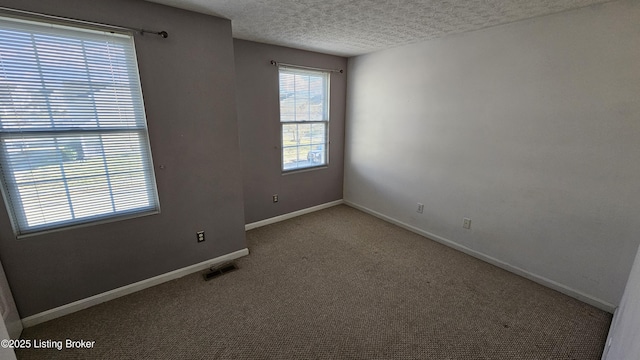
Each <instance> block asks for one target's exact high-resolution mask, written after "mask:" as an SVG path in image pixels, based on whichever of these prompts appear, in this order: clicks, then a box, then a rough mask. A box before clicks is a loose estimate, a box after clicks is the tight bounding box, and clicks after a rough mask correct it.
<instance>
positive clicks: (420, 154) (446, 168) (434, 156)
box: [344, 1, 640, 307]
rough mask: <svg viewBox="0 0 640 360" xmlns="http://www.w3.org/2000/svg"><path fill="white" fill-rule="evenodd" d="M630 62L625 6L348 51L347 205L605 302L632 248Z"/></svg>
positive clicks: (635, 9)
mask: <svg viewBox="0 0 640 360" xmlns="http://www.w3.org/2000/svg"><path fill="white" fill-rule="evenodd" d="M639 59H640V2H638V1H621V2H613V3H607V4H604V5H601V6H592V7H588V8H583V9H580V10H576V11H572V12H566V13H561V14H556V15H552V16H546V17H540V18H535V19H531V20H528V21H522V22H517V23H512V24H508V25H504V26H500V27H494V28H489V29H485V30H482V31H477V32H473V33H466V34H460V35H456V36H450V37H447V38H445V39H441V40H436V41H429V42H424V43H419V44H414V45H409V46H404V47H399V48H395V49H391V50H387V51H382V52H377V53H373V54H369V55H365V56H360V57H356V58H352V59H350V60H349V72H348V82H349V92H348V94H347V102H348V104H349V107H348V110H347V130H346V144H347V147H346V159H345V169H346V172H345V196H344V197H345V200H347V201H351V202H353V203H355V204H358V205H361V206H363V207H366V208H368V209H371V210H374V211H377V212H379V213H381V214H383V215H385V216H388V217H391V218H393V219H396V220H398V221H401V222H404V223H406V224H408V225H411V226H414V227H416V228H418V229H420V230H422V231H426V232H430V233H432V234H435V235H438V236H440V237H442V238H444V239H447V240H450V241H452V242H454V243H456V244H459V245H462V246H465V247H468V248H470V249H472V250H473V251H476V252H479V253H481V254H484V255H486V256H490V257H493V258H495V259H498V260H499V261H502V262H505V263H507V264H509V265H510V266H513V267H517V268H520V269H522V270H524V271H526V272H529V273H531V274H534V275H535V276H539V277H544V278H546V279H549V280H551V281H554V282H556V283H558V284H559V286H561V287H566V288H568V289H570V290H571V291H573V292H576V294H580V293H581V294H582V295H585V296H586V297H590V298H591V299H592V300H595V302H600V303H604V304H605V305H617V304H618V303H619V301H620V298H621V296H622V292H623V289H624V286H625V283H626V280H627V276H628V274H629V270H630V268H631V264H632V262H633V258H634V255H635V253H636V248H637V247H638V239H640V230H639V228H638V213H639V210H640V205H639V204H640V187H639V186H638V184H640V156H638V154H640V141H639V140H638V139H640V122H639V119H640V62H639ZM418 202H421V203H424V205H425V209H424V214H418V213H416V203H418ZM463 217H470V218H471V219H472V228H471V230H465V229H463V228H462V219H463ZM605 307H607V306H605Z"/></svg>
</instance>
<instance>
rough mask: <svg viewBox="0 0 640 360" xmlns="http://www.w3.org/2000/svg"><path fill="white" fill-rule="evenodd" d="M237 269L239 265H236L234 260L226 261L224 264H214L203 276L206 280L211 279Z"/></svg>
mask: <svg viewBox="0 0 640 360" xmlns="http://www.w3.org/2000/svg"><path fill="white" fill-rule="evenodd" d="M235 270H238V267H237V266H236V264H234V263H232V262H231V263H224V264H220V265H216V266H212V267H211V269H209V272H207V273H205V274H204V275H203V276H204V279H205V280H211V279H213V278H215V277H218V276H220V275H224V274H226V273H229V272H232V271H235Z"/></svg>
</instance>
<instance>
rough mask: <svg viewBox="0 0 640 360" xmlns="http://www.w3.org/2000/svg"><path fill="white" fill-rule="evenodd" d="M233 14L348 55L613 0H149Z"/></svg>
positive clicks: (264, 34) (271, 38) (239, 31)
mask: <svg viewBox="0 0 640 360" xmlns="http://www.w3.org/2000/svg"><path fill="white" fill-rule="evenodd" d="M148 1H152V2H156V3H160V4H165V5H169V6H174V7H178V8H183V9H187V10H192V11H197V12H201V13H205V14H211V15H216V16H220V17H224V18H227V19H231V26H232V28H233V36H234V37H235V38H239V39H245V40H252V41H257V42H262V43H268V44H275V45H282V46H289V47H293V48H298V49H305V50H312V51H318V52H323V53H328V54H335V55H341V56H353V55H360V54H365V53H369V52H372V51H376V50H381V49H386V48H390V47H394V46H399V45H405V44H410V43H415V42H419V41H424V40H431V39H435V38H440V37H443V36H446V35H449V34H456V33H462V32H467V31H473V30H478V29H482V28H486V27H490V26H495V25H500V24H506V23H510V22H514V21H518V20H523V19H528V18H532V17H536V16H541V15H547V14H552V13H557V12H561V11H566V10H570V9H576V8H580V7H584V6H588V5H592V4H598V3H604V2H608V1H610V0H148Z"/></svg>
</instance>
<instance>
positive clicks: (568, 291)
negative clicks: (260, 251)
mask: <svg viewBox="0 0 640 360" xmlns="http://www.w3.org/2000/svg"><path fill="white" fill-rule="evenodd" d="M344 203H345V204H347V205H349V206H351V207H354V208H356V209H358V210H362V211H364V212H366V213H368V214H371V215H373V216H375V217H377V218H380V219H382V220H385V221H388V222H390V223H392V224H395V225H398V226H400V227H401V228H404V229H407V230H409V231H411V232H414V233H416V234H418V235H422V236H424V237H426V238H429V239H431V240H434V241H437V242H439V243H441V244H443V245H446V246H449V247H451V248H454V249H456V250H458V251H461V252H463V253H465V254H467V255H471V256H473V257H475V258H478V259H480V260H482V261H485V262H488V263H489V264H492V265H495V266H497V267H499V268H502V269H504V270H507V271H509V272H512V273H514V274H517V275H520V276H522V277H524V278H527V279H529V280H531V281H534V282H536V283H538V284H540V285H544V286H546V287H548V288H551V289H553V290H556V291H559V292H561V293H563V294H565V295H568V296H571V297H572V298H575V299H578V300H580V301H582V302H584V303H587V304H589V305H592V306H595V307H597V308H598V309H601V310H604V311H606V312H608V313H613V312H614V311H615V309H616V306H615V305H613V304H610V303H608V302H606V301H603V300H600V299H597V298H595V297H593V296H590V295H587V294H585V293H583V292H581V291H578V290H575V289H572V288H570V287H568V286H565V285H563V284H560V283H558V282H556V281H553V280H551V279H547V278H545V277H543V276H540V275H536V274H534V273H531V272H529V271H527V270H524V269H521V268H519V267H517V266H513V265H511V264H509V263H506V262H504V261H502V260H498V259H496V258H494V257H491V256H489V255H485V254H483V253H481V252H479V251H476V250H473V249H471V248H468V247H466V246H464V245H460V244H458V243H455V242H453V241H451V240H449V239H445V238H443V237H441V236H438V235H436V234H432V233H430V232H428V231H424V230H422V229H419V228H417V227H415V226H412V225H409V224H406V223H404V222H402V221H400V220H396V219H394V218H392V217H389V216H387V215H384V214H381V213H379V212H377V211H374V210H371V209H369V208H367V207H364V206H362V205H358V204H356V203H353V202H351V201H348V200H344Z"/></svg>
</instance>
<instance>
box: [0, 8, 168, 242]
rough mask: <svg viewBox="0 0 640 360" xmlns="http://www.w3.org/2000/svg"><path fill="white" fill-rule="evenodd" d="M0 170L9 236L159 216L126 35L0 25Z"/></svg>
mask: <svg viewBox="0 0 640 360" xmlns="http://www.w3.org/2000/svg"><path fill="white" fill-rule="evenodd" d="M0 167H1V172H2V185H3V186H2V187H3V189H2V190H3V195H4V198H5V202H6V205H7V208H8V209H9V212H10V214H11V217H12V221H13V226H14V230H15V232H16V234H17V235H24V234H28V233H34V232H38V231H43V230H49V229H56V228H61V227H66V226H70V225H76V224H83V223H88V222H94V221H101V220H106V219H113V218H122V217H131V216H137V215H140V214H147V213H154V212H157V211H159V203H158V196H157V191H156V184H155V178H154V173H153V165H152V161H151V152H150V148H149V140H148V134H147V125H146V119H145V114H144V105H143V101H142V91H141V88H140V80H139V77H138V68H137V61H136V56H135V50H134V46H133V38H132V36H130V35H126V34H114V33H110V32H99V31H94V30H86V29H78V28H72V27H68V26H60V25H54V24H49V23H40V22H35V21H25V20H19V19H12V18H0Z"/></svg>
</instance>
